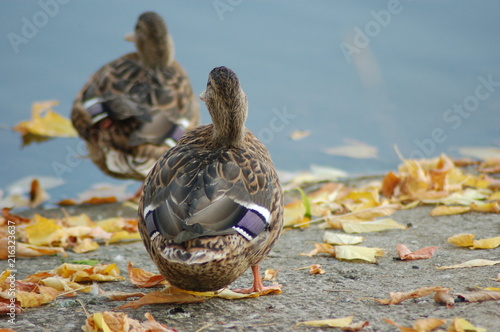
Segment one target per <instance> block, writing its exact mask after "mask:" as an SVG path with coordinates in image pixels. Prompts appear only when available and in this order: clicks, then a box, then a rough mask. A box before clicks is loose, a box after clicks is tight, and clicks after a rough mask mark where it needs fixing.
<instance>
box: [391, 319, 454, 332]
mask: <svg viewBox="0 0 500 332" xmlns="http://www.w3.org/2000/svg"><path fill="white" fill-rule="evenodd" d="M384 321H385V322H386V323H387V324H391V325H394V326H396V327H398V328H399V330H400V331H402V332H430V331H433V330H434V329H436V328H438V327H439V326H441V325H443V324H444V323H446V322H445V321H444V320H442V319H436V318H425V319H417V320H416V321H415V323H413V325H412V327H405V326H402V325H399V324H398V323H396V322H394V321H392V320H390V319H384Z"/></svg>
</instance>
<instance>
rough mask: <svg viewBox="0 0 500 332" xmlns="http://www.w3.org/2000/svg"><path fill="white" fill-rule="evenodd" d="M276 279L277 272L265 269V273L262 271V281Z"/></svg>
mask: <svg viewBox="0 0 500 332" xmlns="http://www.w3.org/2000/svg"><path fill="white" fill-rule="evenodd" d="M277 279H278V271H276V270H275V269H266V271H264V278H262V280H266V281H269V280H273V281H276V280H277Z"/></svg>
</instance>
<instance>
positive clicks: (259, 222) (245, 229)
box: [233, 210, 267, 241]
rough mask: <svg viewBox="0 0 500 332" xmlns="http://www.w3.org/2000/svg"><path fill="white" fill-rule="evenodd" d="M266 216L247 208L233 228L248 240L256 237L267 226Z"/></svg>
mask: <svg viewBox="0 0 500 332" xmlns="http://www.w3.org/2000/svg"><path fill="white" fill-rule="evenodd" d="M266 226H267V223H266V220H265V218H264V217H263V216H262V215H261V214H260V213H258V212H256V211H254V210H247V212H246V213H245V214H244V215H243V217H242V218H241V219H240V221H238V223H237V224H236V225H235V226H233V228H234V229H235V230H236V231H237V232H238V233H240V234H241V235H242V236H243V237H245V238H246V239H247V240H248V241H251V240H253V239H254V238H256V237H257V236H258V235H259V234H260V233H262V231H263V230H264V229H265V228H266Z"/></svg>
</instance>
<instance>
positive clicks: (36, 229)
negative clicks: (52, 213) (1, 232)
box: [26, 214, 63, 246]
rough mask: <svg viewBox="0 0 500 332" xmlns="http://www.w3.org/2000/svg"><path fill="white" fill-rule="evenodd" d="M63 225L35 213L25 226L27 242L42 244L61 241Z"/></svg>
mask: <svg viewBox="0 0 500 332" xmlns="http://www.w3.org/2000/svg"><path fill="white" fill-rule="evenodd" d="M62 229H63V227H62V226H60V225H58V224H57V223H56V222H55V221H54V220H53V219H49V218H45V217H42V216H41V215H39V214H35V215H34V217H33V222H32V223H31V224H30V225H29V226H27V227H26V236H27V239H28V243H29V244H33V245H38V246H44V245H52V244H53V243H55V242H58V241H61V238H62V235H63V232H62Z"/></svg>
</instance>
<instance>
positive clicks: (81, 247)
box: [73, 238, 99, 254]
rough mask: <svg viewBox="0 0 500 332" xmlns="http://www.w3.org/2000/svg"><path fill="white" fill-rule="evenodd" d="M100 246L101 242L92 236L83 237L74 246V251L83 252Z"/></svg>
mask: <svg viewBox="0 0 500 332" xmlns="http://www.w3.org/2000/svg"><path fill="white" fill-rule="evenodd" d="M97 248H99V244H98V243H97V242H95V241H93V240H92V239H90V238H86V239H83V240H82V241H81V242H79V243H78V244H77V245H76V246H74V247H73V252H75V253H77V254H81V253H84V252H89V251H94V250H96V249H97Z"/></svg>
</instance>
